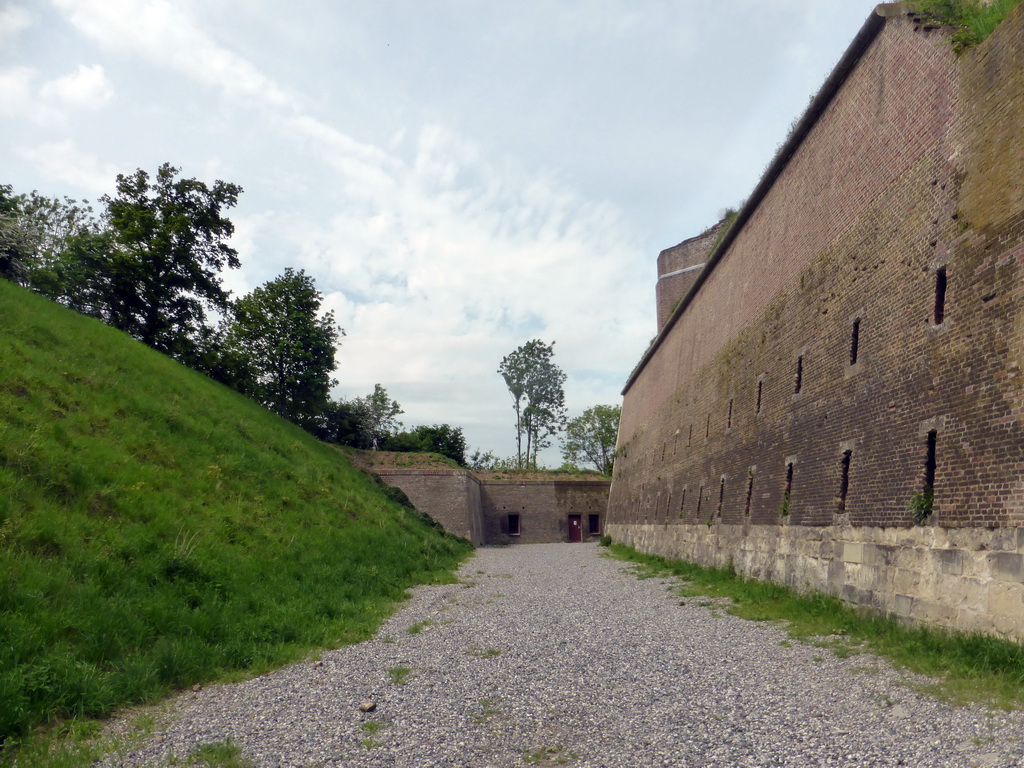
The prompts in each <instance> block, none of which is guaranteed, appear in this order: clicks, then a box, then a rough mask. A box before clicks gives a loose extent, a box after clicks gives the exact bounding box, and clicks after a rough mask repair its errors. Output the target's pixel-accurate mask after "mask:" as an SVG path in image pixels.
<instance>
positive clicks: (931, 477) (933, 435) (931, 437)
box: [924, 429, 939, 493]
mask: <svg viewBox="0 0 1024 768" xmlns="http://www.w3.org/2000/svg"><path fill="white" fill-rule="evenodd" d="M938 439H939V436H938V432H936V431H935V430H934V429H933V430H932V431H931V432H929V433H928V456H927V458H926V459H925V462H924V490H925V493H932V492H933V491H934V490H935V447H936V444H937V443H938Z"/></svg>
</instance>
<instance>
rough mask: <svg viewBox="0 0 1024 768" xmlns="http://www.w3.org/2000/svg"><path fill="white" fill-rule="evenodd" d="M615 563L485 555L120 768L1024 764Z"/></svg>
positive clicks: (126, 758) (961, 719) (821, 652)
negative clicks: (233, 752) (365, 635)
mask: <svg viewBox="0 0 1024 768" xmlns="http://www.w3.org/2000/svg"><path fill="white" fill-rule="evenodd" d="M603 553H604V550H602V549H600V548H599V547H597V546H596V545H590V544H582V545H581V544H536V545H519V546H514V547H504V548H488V549H480V550H478V551H477V552H476V554H475V555H474V556H473V557H472V558H471V559H470V560H469V561H467V562H466V564H465V565H464V566H463V568H462V569H461V570H460V572H459V578H460V583H458V584H451V585H444V586H429V587H420V588H417V589H415V590H414V591H413V594H412V599H411V600H410V601H409V602H408V603H405V604H403V606H402V608H401V609H400V610H399V611H398V613H396V614H395V615H394V616H393V617H392V618H391V619H390V620H388V621H387V622H386V623H385V624H384V625H383V626H382V627H381V629H380V631H379V632H378V633H377V635H376V637H375V638H374V639H372V640H370V641H367V642H365V643H360V644H358V645H353V646H347V647H344V648H340V649H338V650H335V651H330V652H328V653H325V654H323V656H322V658H321V659H320V661H319V662H316V663H313V662H311V663H306V664H297V665H294V666H291V667H288V668H285V669H282V670H279V671H277V672H274V673H272V674H268V675H264V676H262V677H259V678H256V679H253V680H250V681H248V682H245V683H240V684H232V685H215V686H209V687H206V688H203V689H202V690H199V691H196V692H193V693H189V694H186V695H183V696H181V697H179V698H178V699H177V700H176V701H175V702H174V703H173V705H172V714H171V716H170V717H169V718H168V725H167V726H166V729H165V730H164V731H163V732H162V733H159V734H157V735H156V736H154V737H153V738H151V739H149V740H147V742H146V743H144V744H143V745H141V746H140V747H138V748H137V749H135V750H134V751H133V752H130V753H128V754H122V755H118V757H117V759H116V763H117V764H118V765H126V766H136V765H153V764H162V763H166V761H167V760H168V758H169V757H170V756H171V755H174V756H177V758H179V759H180V758H182V757H183V756H187V755H189V754H190V753H192V752H193V751H194V750H195V749H196V748H197V747H198V746H200V745H202V744H207V743H211V742H222V741H225V740H227V739H230V740H231V741H233V742H234V743H236V744H238V745H239V746H240V747H241V749H242V755H243V757H244V758H245V759H247V760H249V761H251V762H252V763H253V764H254V765H256V766H259V767H260V768H263V767H264V766H266V767H268V768H269V767H270V766H275V767H276V766H367V768H375V767H377V766H380V767H381V768H384V767H387V768H419V767H421V766H422V767H424V768H425V767H426V766H459V767H460V768H462V767H465V768H469V767H470V766H472V767H473V768H481V767H483V768H487V767H490V768H508V767H510V766H517V767H518V766H524V765H537V766H556V765H569V766H579V767H580V768H583V767H587V768H591V767H592V768H598V767H602V766H603V767H606V768H632V767H633V766H636V767H637V768H648V767H650V766H702V767H706V768H714V767H718V766H720V767H721V768H725V767H726V766H728V767H729V768H735V767H736V766H764V767H768V766H787V767H789V766H843V767H844V768H849V767H852V766H928V767H929V768H942V767H943V766H957V767H958V768H959V767H962V766H985V767H986V768H1009V767H1011V766H1024V714H1022V713H1021V712H1010V713H1007V712H1003V711H999V710H992V709H990V708H988V707H985V706H982V705H974V706H968V707H952V706H949V705H947V704H944V703H942V702H939V701H937V700H935V699H933V698H930V697H928V696H927V695H925V694H922V693H920V692H919V687H920V684H921V683H923V682H926V681H925V680H924V679H922V678H919V677H916V676H914V675H912V674H909V673H906V672H903V671H899V670H895V669H893V668H892V667H891V666H890V665H888V664H887V663H885V662H884V661H881V660H879V659H877V658H875V657H873V656H870V655H868V654H856V655H852V656H850V657H848V658H846V659H841V658H838V657H836V656H835V655H834V654H833V653H831V652H830V651H828V650H827V649H823V648H819V647H815V646H811V645H807V644H802V643H798V642H787V640H788V637H787V635H786V634H785V632H784V631H782V630H781V629H778V628H776V627H772V626H766V625H764V624H759V623H755V622H750V621H745V620H743V619H739V618H736V617H734V616H731V615H729V614H727V613H724V612H723V611H722V610H721V606H720V605H717V606H716V604H715V603H714V602H713V601H704V600H701V599H694V600H689V599H688V600H686V601H685V604H682V605H681V604H680V601H679V598H678V596H677V595H675V594H674V592H673V591H672V590H671V586H672V583H671V582H670V581H669V580H666V579H639V578H637V577H636V576H635V575H633V574H632V573H631V572H630V570H631V569H630V567H629V566H628V565H626V564H624V563H622V562H619V561H616V560H613V559H611V558H608V557H605V556H603ZM700 603H707V604H706V605H701V604H700ZM364 702H373V703H375V704H376V707H375V709H373V710H372V711H361V709H363V708H362V707H361V704H363V703H364ZM112 762H113V761H112Z"/></svg>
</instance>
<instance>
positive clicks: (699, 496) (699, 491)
mask: <svg viewBox="0 0 1024 768" xmlns="http://www.w3.org/2000/svg"><path fill="white" fill-rule="evenodd" d="M702 501H704V486H703V485H702V486H701V487H700V488H698V489H697V516H698V517H700V503H701V502H702Z"/></svg>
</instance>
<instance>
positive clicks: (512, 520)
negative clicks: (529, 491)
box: [508, 515, 519, 536]
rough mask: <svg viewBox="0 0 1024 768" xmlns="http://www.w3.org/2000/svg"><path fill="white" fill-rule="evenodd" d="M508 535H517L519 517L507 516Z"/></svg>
mask: <svg viewBox="0 0 1024 768" xmlns="http://www.w3.org/2000/svg"><path fill="white" fill-rule="evenodd" d="M508 535H509V536H518V535H519V515H509V516H508Z"/></svg>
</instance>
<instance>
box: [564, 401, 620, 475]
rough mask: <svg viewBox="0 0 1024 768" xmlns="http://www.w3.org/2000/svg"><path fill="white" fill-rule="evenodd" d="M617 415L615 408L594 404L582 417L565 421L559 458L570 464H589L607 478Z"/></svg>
mask: <svg viewBox="0 0 1024 768" xmlns="http://www.w3.org/2000/svg"><path fill="white" fill-rule="evenodd" d="M621 414H622V408H621V407H620V406H618V405H595V406H594V407H593V408H588V409H587V410H585V411H584V412H583V415H582V416H577V417H576V418H575V419H569V423H568V424H567V425H566V427H565V439H564V440H563V441H562V458H563V459H564V460H565V461H566V462H568V463H570V464H585V463H590V464H593V465H594V467H595V468H596V469H597V471H598V472H600V473H601V474H604V475H610V474H611V473H612V464H613V462H614V461H615V440H616V438H617V437H618V434H619V416H620V415H621Z"/></svg>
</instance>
